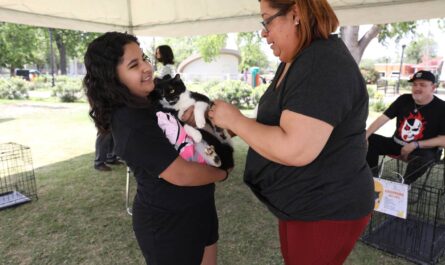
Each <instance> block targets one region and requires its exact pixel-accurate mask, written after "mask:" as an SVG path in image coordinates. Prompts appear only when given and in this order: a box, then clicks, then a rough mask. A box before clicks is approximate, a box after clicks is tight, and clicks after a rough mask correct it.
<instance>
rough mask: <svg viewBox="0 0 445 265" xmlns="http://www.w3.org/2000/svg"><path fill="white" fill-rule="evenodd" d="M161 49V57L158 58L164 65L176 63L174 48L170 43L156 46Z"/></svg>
mask: <svg viewBox="0 0 445 265" xmlns="http://www.w3.org/2000/svg"><path fill="white" fill-rule="evenodd" d="M156 49H157V50H158V51H159V54H160V55H161V58H158V60H159V62H161V63H162V64H163V65H166V64H174V63H175V62H174V61H175V56H174V55H173V51H172V48H170V46H168V45H160V46H158V48H156Z"/></svg>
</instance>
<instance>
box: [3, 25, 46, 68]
mask: <svg viewBox="0 0 445 265" xmlns="http://www.w3.org/2000/svg"><path fill="white" fill-rule="evenodd" d="M39 36H40V35H39V30H38V29H36V28H33V27H29V26H24V25H18V24H10V23H1V22H0V55H1V56H0V67H6V68H9V69H10V72H11V74H12V73H13V71H14V69H15V68H23V66H24V65H25V64H30V63H39V62H41V60H42V58H41V56H40V55H41V54H42V53H41V49H42V45H41V41H40V37H39Z"/></svg>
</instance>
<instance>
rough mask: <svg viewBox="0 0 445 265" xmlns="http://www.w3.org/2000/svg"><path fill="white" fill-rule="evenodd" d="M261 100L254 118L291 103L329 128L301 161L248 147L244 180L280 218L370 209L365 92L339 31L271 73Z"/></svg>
mask: <svg viewBox="0 0 445 265" xmlns="http://www.w3.org/2000/svg"><path fill="white" fill-rule="evenodd" d="M283 69H284V64H281V65H280V67H279V69H278V71H277V74H276V78H275V80H274V82H273V83H272V84H271V86H270V87H269V88H268V89H267V90H266V92H265V93H264V95H263V97H262V98H261V100H260V103H259V106H258V116H257V121H258V122H260V123H263V124H266V125H272V126H277V125H279V123H280V117H281V113H282V111H284V110H290V111H293V112H296V113H300V114H303V115H306V116H309V117H312V118H315V119H319V120H322V121H325V122H327V123H329V124H330V125H332V126H333V127H334V129H333V131H332V134H331V136H330V138H329V139H328V142H327V143H326V145H325V147H324V148H323V150H322V151H321V153H320V155H319V156H318V157H317V158H316V159H315V160H314V161H313V162H312V163H310V164H308V165H306V166H303V167H293V166H284V165H281V164H278V163H275V162H272V161H269V160H267V159H265V158H264V157H262V156H261V155H259V154H258V153H257V152H255V151H254V150H253V149H249V151H248V155H247V160H246V169H245V175H244V180H245V182H246V184H247V185H248V186H249V187H250V188H251V189H252V190H253V192H254V193H255V195H256V196H257V197H258V198H259V199H260V200H261V201H262V202H264V203H265V204H266V205H267V206H268V208H269V209H270V210H271V211H272V213H274V214H275V215H276V216H277V217H278V218H280V219H283V220H306V221H314V220H352V219H357V218H360V217H363V216H365V215H366V214H368V213H370V211H371V210H372V209H373V206H374V200H373V188H374V184H373V181H372V177H371V172H370V170H369V167H368V165H367V163H366V159H365V157H366V152H367V147H366V140H365V132H366V131H365V127H366V118H367V115H368V94H367V90H366V85H365V83H364V80H363V77H362V75H361V73H360V71H359V69H358V67H357V64H356V63H355V61H354V60H353V58H352V56H351V55H350V53H349V51H348V50H347V48H346V46H345V45H344V44H343V42H342V41H341V40H340V39H338V38H337V36H331V37H330V38H329V39H328V40H317V41H315V42H313V43H312V44H311V46H309V47H308V48H306V49H305V50H303V51H302V52H301V53H300V55H298V57H297V58H296V59H295V60H294V62H293V63H292V65H291V66H290V68H289V70H288V73H287V75H286V77H285V78H284V79H283V81H282V82H281V85H280V87H277V88H275V85H276V79H277V77H278V76H280V73H281V72H282V71H283Z"/></svg>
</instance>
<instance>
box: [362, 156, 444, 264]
mask: <svg viewBox="0 0 445 265" xmlns="http://www.w3.org/2000/svg"><path fill="white" fill-rule="evenodd" d="M406 165H407V163H405V162H402V161H400V160H396V159H388V158H386V159H385V163H384V167H383V170H381V178H382V179H386V180H390V181H394V182H401V176H403V174H404V172H405V170H406ZM416 170H419V171H420V172H422V171H423V172H424V173H423V174H422V175H421V177H419V178H418V179H417V180H416V181H415V182H414V183H412V184H411V186H410V189H409V191H408V210H407V218H406V219H401V218H398V217H395V216H391V215H387V214H384V213H380V212H374V214H373V216H372V218H371V221H370V223H369V225H368V228H367V230H366V231H365V232H364V234H363V236H362V238H361V240H362V241H363V242H364V243H366V244H368V245H371V246H373V247H375V248H378V249H381V250H383V251H386V252H389V253H392V254H394V255H397V256H400V257H403V258H406V259H408V260H410V261H412V262H415V263H417V264H436V263H437V262H438V261H439V259H440V257H441V256H442V255H443V253H444V250H445V208H444V207H445V198H444V186H445V183H444V182H445V173H444V163H443V161H440V162H439V161H438V162H433V163H431V164H428V165H425V166H424V168H419V169H416ZM396 172H397V173H400V174H397V173H396ZM416 173H418V172H412V174H416Z"/></svg>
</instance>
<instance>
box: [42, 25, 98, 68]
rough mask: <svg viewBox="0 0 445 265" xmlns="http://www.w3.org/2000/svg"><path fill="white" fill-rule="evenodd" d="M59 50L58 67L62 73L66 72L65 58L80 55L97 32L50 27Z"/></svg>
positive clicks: (96, 35)
mask: <svg viewBox="0 0 445 265" xmlns="http://www.w3.org/2000/svg"><path fill="white" fill-rule="evenodd" d="M50 30H52V32H53V38H54V41H55V43H56V46H57V50H58V51H59V56H58V58H59V64H58V65H59V67H60V70H61V73H62V74H66V68H67V65H66V64H67V58H68V57H69V58H77V57H82V55H83V54H84V53H85V51H86V47H87V45H88V43H90V42H91V41H92V40H93V39H95V38H96V37H98V36H99V34H98V33H91V32H82V31H75V30H67V29H50Z"/></svg>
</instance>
